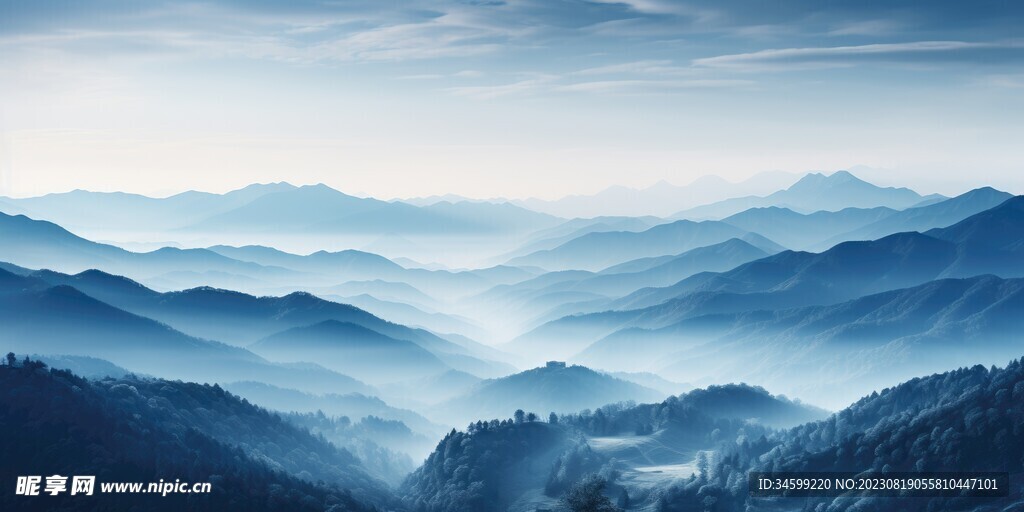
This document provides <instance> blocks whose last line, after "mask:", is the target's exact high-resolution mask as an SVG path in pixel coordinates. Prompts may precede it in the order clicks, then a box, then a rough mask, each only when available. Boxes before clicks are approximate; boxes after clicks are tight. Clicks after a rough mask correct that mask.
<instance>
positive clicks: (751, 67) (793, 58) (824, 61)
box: [693, 41, 1022, 71]
mask: <svg viewBox="0 0 1024 512" xmlns="http://www.w3.org/2000/svg"><path fill="white" fill-rule="evenodd" d="M1021 48H1022V46H1021V44H1020V43H1017V42H1002V43H987V42H965V41H916V42H908V43H881V44H866V45H859V46H832V47H815V48H784V49H769V50H760V51H756V52H751V53H738V54H731V55H720V56H716V57H704V58H698V59H694V61H693V65H694V66H696V67H703V68H716V69H726V70H733V71H780V70H791V69H818V68H829V67H844V66H851V65H854V64H856V63H858V62H864V61H871V60H875V61H878V60H881V61H886V60H888V61H908V60H915V59H920V58H921V57H924V56H934V55H945V56H948V57H949V58H953V59H976V58H977V57H978V55H977V54H972V55H967V54H966V53H965V52H971V51H979V50H1019V49H1021Z"/></svg>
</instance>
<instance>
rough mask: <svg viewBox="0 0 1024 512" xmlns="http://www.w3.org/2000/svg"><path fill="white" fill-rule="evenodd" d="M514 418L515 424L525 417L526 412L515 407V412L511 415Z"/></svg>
mask: <svg viewBox="0 0 1024 512" xmlns="http://www.w3.org/2000/svg"><path fill="white" fill-rule="evenodd" d="M512 417H513V418H515V419H516V425H518V424H520V423H522V422H523V420H525V419H526V413H525V412H523V410H522V409H516V412H515V413H514V414H513V415H512Z"/></svg>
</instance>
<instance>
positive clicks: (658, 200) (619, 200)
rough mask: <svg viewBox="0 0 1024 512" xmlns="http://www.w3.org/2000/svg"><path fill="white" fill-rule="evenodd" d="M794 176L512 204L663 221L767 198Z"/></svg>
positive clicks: (765, 175) (663, 185)
mask: <svg viewBox="0 0 1024 512" xmlns="http://www.w3.org/2000/svg"><path fill="white" fill-rule="evenodd" d="M797 178H798V175H797V174H794V173H787V172H781V171H774V172H762V173H759V174H756V175H754V176H752V177H750V178H748V179H746V180H744V181H740V182H737V183H733V182H729V181H726V180H725V179H723V178H721V177H719V176H714V175H708V176H702V177H700V178H697V179H696V180H694V181H693V182H691V183H689V184H687V185H682V186H679V185H673V184H671V183H668V182H665V181H660V182H658V183H655V184H654V185H651V186H649V187H646V188H642V189H636V188H629V187H622V186H613V187H609V188H607V189H605V190H602V191H601V192H598V193H596V194H593V195H571V196H566V197H563V198H561V199H556V200H552V201H547V200H542V199H535V198H534V199H525V200H519V201H513V202H514V203H515V204H518V205H520V206H523V207H525V208H529V209H531V210H533V211H538V212H544V213H548V214H551V215H555V216H558V217H565V218H572V217H583V218H593V217H599V216H626V217H641V216H646V215H651V216H656V217H667V216H669V215H671V214H672V213H674V212H677V211H679V208H680V205H688V206H698V205H701V204H706V203H707V202H708V201H721V200H724V199H728V198H730V197H738V196H745V195H750V194H767V193H770V192H772V191H775V190H779V189H780V188H782V187H788V186H790V185H792V184H793V182H795V181H796V180H797Z"/></svg>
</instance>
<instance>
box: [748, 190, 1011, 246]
mask: <svg viewBox="0 0 1024 512" xmlns="http://www.w3.org/2000/svg"><path fill="white" fill-rule="evenodd" d="M1011 197H1013V195H1011V194H1008V193H1006V192H1002V191H999V190H996V189H994V188H991V187H982V188H978V189H975V190H971V191H970V192H966V193H964V194H961V195H959V196H956V197H953V198H950V199H947V200H945V201H940V202H938V203H934V204H929V205H926V206H918V207H915V208H908V209H906V210H903V211H899V212H895V213H893V214H892V215H888V216H886V217H883V218H881V219H880V220H878V221H877V222H873V223H871V224H867V225H865V226H862V227H860V228H859V229H853V230H851V231H848V232H844V233H842V234H839V235H836V236H833V237H831V238H829V239H826V240H825V241H824V242H822V243H820V244H818V245H817V246H818V247H820V248H822V249H827V248H828V247H831V246H832V245H835V244H836V243H839V242H844V241H846V240H874V239H876V238H882V237H884V236H887V235H890V234H893V233H901V232H905V231H918V232H925V231H927V230H929V229H933V228H940V227H944V226H949V225H952V224H955V223H957V222H960V221H961V220H964V219H966V218H967V217H970V216H971V215H975V214H977V213H981V212H983V211H985V210H988V209H990V208H994V207H996V206H998V205H1000V204H1002V203H1003V202H1005V201H1006V200H1007V199H1010V198H1011ZM766 236H771V235H768V234H766Z"/></svg>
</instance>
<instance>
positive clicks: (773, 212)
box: [722, 206, 910, 249]
mask: <svg viewBox="0 0 1024 512" xmlns="http://www.w3.org/2000/svg"><path fill="white" fill-rule="evenodd" d="M896 213H900V212H897V211H896V210H893V209H891V208H886V207H882V206H880V207H877V208H844V209H842V210H839V211H835V212H833V211H825V210H821V211H817V212H814V213H810V214H801V213H797V212H794V211H793V210H789V209H787V208H781V207H778V206H769V207H764V208H751V209H749V210H745V211H743V212H740V213H737V214H735V215H730V216H729V217H726V218H724V219H722V222H725V223H728V224H732V225H733V226H736V227H738V228H740V229H745V230H747V231H753V232H756V233H760V234H762V235H764V236H766V237H768V238H770V239H772V240H774V241H776V242H778V243H780V244H782V245H784V246H786V247H789V248H791V249H806V248H809V247H813V246H816V245H817V244H820V243H821V242H822V241H823V240H828V239H833V238H834V237H835V234H836V233H846V232H849V231H852V230H854V229H857V228H860V227H862V226H866V225H870V224H872V223H875V222H880V219H881V220H884V219H887V218H889V217H890V216H892V215H894V214H896ZM898 231H910V230H898ZM895 232H896V231H893V232H891V233H895ZM891 233H886V234H891ZM874 238H880V237H871V238H869V239H874ZM846 240H851V238H839V239H837V240H836V243H838V242H843V241H846ZM852 240H858V238H852ZM832 245H834V244H832ZM829 247H831V246H829ZM827 248H828V247H826V249H827Z"/></svg>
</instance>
